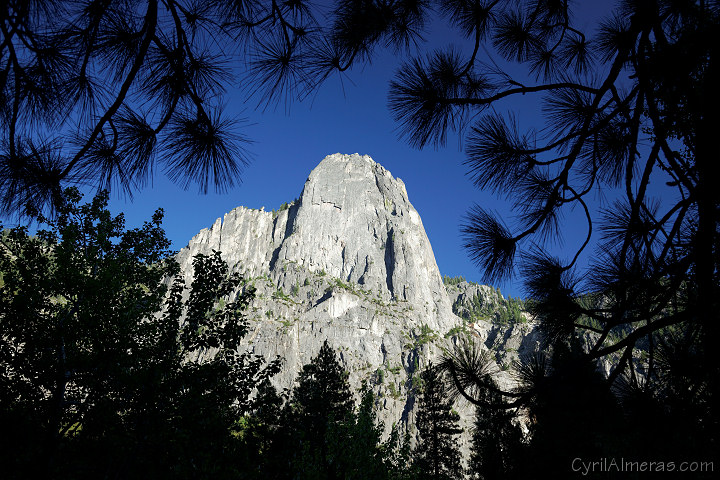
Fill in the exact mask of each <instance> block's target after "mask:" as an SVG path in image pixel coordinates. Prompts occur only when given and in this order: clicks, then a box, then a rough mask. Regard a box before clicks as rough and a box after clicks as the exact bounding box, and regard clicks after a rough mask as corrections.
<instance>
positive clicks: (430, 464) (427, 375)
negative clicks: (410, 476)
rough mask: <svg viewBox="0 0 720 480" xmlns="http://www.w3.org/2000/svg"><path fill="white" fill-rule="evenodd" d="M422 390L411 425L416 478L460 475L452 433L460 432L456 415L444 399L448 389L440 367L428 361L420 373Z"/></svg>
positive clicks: (442, 479)
mask: <svg viewBox="0 0 720 480" xmlns="http://www.w3.org/2000/svg"><path fill="white" fill-rule="evenodd" d="M421 379H422V382H423V386H422V393H421V394H420V397H419V400H418V410H417V416H416V421H415V426H416V427H417V430H418V440H417V444H416V446H415V449H414V450H413V469H414V470H415V472H416V473H417V476H418V478H421V479H432V480H451V479H460V478H462V477H463V468H462V463H461V456H460V451H459V450H458V447H457V441H456V437H457V435H459V434H460V433H462V429H460V428H459V426H458V421H459V419H460V418H459V416H458V414H457V413H456V412H455V411H454V410H453V406H452V402H451V401H450V400H449V399H448V398H449V395H448V394H449V392H448V390H447V388H446V387H445V382H444V379H443V376H442V373H441V372H440V370H439V369H438V368H436V367H434V366H433V365H432V364H430V365H428V367H427V368H426V369H425V370H424V371H423V373H422V374H421Z"/></svg>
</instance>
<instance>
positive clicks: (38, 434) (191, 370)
mask: <svg viewBox="0 0 720 480" xmlns="http://www.w3.org/2000/svg"><path fill="white" fill-rule="evenodd" d="M64 199H65V201H64V202H63V203H61V204H60V206H59V208H58V215H57V220H55V221H52V222H46V223H47V225H48V227H49V229H48V230H42V231H39V232H38V234H37V236H35V237H30V236H28V234H27V232H26V231H25V230H24V229H22V228H18V229H14V230H11V231H10V232H8V234H7V235H6V237H5V238H4V239H3V243H2V249H1V250H0V271H2V272H3V282H4V284H3V285H2V287H0V355H2V358H3V362H2V365H3V368H2V371H0V383H1V384H2V389H1V392H0V396H1V399H2V402H0V404H1V407H0V415H1V416H2V418H3V421H4V425H5V426H6V428H8V429H10V431H14V432H16V433H17V435H16V436H15V437H12V438H11V437H9V436H4V437H3V439H4V440H3V445H2V448H1V449H0V451H2V455H3V459H4V463H3V465H4V469H5V473H4V474H5V475H6V476H8V477H10V478H13V477H15V476H19V477H22V478H26V477H28V476H35V475H42V476H44V477H46V478H66V477H67V478H97V477H100V476H104V475H107V474H110V473H112V475H113V476H116V477H117V478H146V477H147V478H164V477H173V478H198V477H202V476H204V475H214V476H215V477H216V478H224V477H230V476H233V475H235V473H236V471H237V469H236V467H235V466H234V462H233V461H232V460H231V459H232V455H233V453H232V452H233V450H234V448H235V443H234V441H233V437H232V436H231V435H230V427H231V425H232V424H233V422H234V421H235V420H236V419H237V418H238V417H239V416H240V415H241V414H242V413H243V412H244V411H247V410H248V409H249V407H250V403H249V398H250V394H251V392H252V391H253V389H254V388H255V387H256V386H257V385H258V383H260V382H261V381H262V380H263V379H265V378H267V377H268V376H270V375H272V374H273V373H274V372H276V371H277V368H278V366H277V364H276V363H273V364H271V365H266V364H265V362H264V361H262V360H260V359H256V358H254V357H252V356H249V355H247V354H238V353H237V352H236V348H237V346H238V344H239V342H240V340H241V339H242V337H243V336H244V335H245V332H246V330H247V327H246V324H245V320H244V319H243V317H242V311H243V309H244V308H245V307H246V306H247V303H248V301H249V298H250V296H249V294H248V293H245V294H240V295H238V296H235V293H234V292H236V291H237V289H238V286H239V284H240V281H241V279H240V277H239V276H237V275H235V274H229V272H228V267H227V265H226V264H225V263H224V262H223V261H222V260H221V259H220V256H219V254H218V253H214V254H213V255H211V256H202V255H198V256H197V257H195V259H194V260H193V267H194V278H193V281H192V284H191V287H190V288H189V289H187V288H186V287H185V285H184V280H183V279H182V278H181V277H179V276H177V277H175V278H174V280H173V281H172V283H171V284H170V286H169V287H168V286H167V284H166V283H165V281H166V279H172V278H173V277H174V276H175V275H176V274H177V272H178V266H177V264H176V263H175V262H174V260H172V259H171V258H169V257H168V254H169V252H168V250H167V247H168V245H169V242H168V241H167V239H166V238H165V235H164V233H163V230H162V229H161V227H160V222H161V219H162V212H161V211H159V212H157V213H156V214H155V215H154V216H153V220H152V222H148V223H146V224H145V225H144V226H143V227H142V228H138V229H134V230H128V231H125V229H124V221H123V217H122V216H118V217H112V216H111V215H110V213H109V212H108V210H107V208H106V207H107V194H100V195H98V196H97V197H96V198H95V199H94V200H93V202H92V203H91V204H88V205H82V206H79V205H78V203H79V201H80V195H79V194H78V193H77V192H76V191H72V190H70V191H67V192H66V193H65V196H64ZM220 299H224V300H225V301H224V302H220V303H218V300H220ZM221 305H222V306H221ZM181 319H184V320H183V321H181ZM207 348H214V349H217V354H216V355H215V356H214V357H212V358H209V359H206V360H192V358H194V356H195V354H196V353H197V352H199V351H203V350H205V349H207Z"/></svg>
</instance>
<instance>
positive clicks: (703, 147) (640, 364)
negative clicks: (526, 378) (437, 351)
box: [389, 0, 720, 452]
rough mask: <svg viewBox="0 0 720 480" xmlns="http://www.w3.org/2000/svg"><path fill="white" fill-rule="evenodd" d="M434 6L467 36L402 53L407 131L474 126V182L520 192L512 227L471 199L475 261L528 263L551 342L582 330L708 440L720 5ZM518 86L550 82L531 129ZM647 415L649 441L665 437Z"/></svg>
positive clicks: (497, 272) (599, 353)
mask: <svg viewBox="0 0 720 480" xmlns="http://www.w3.org/2000/svg"><path fill="white" fill-rule="evenodd" d="M440 9H441V11H442V12H443V13H444V14H445V15H447V18H448V20H449V21H450V22H451V23H452V24H454V25H456V26H457V27H459V28H460V30H461V31H462V32H463V33H464V34H465V35H466V36H467V37H468V39H469V44H470V45H471V46H472V48H471V49H468V52H467V54H465V53H463V52H462V51H461V50H458V49H446V50H439V51H436V52H434V53H431V54H429V55H426V56H419V57H417V58H415V59H414V60H412V61H410V62H408V63H406V64H404V65H403V66H402V67H401V68H400V70H399V71H398V73H397V75H396V77H395V80H394V81H393V82H392V84H391V89H390V95H389V106H390V109H391V112H392V113H393V115H394V116H395V118H396V120H397V121H398V123H399V126H400V129H401V133H402V135H403V136H404V137H405V138H406V139H407V140H408V141H409V143H410V144H412V145H415V146H418V147H424V146H427V145H433V146H441V145H443V144H444V143H445V141H446V138H447V134H448V132H449V131H453V130H455V131H459V132H461V133H467V138H466V147H465V148H466V152H467V160H466V164H467V166H468V168H469V173H470V176H471V178H472V180H473V181H474V183H475V184H476V185H477V186H478V187H479V188H484V189H490V190H492V191H495V192H497V193H498V194H501V195H503V196H506V197H507V198H509V199H510V200H511V202H512V204H513V207H514V209H515V212H516V213H517V217H515V223H514V224H512V225H510V226H508V225H507V224H506V223H505V222H504V221H503V220H502V219H499V218H495V217H494V216H493V215H491V214H490V213H489V212H488V211H486V210H484V209H483V208H481V207H479V206H476V207H474V208H473V209H472V210H471V211H470V213H469V214H468V216H467V219H466V224H465V225H464V227H463V235H464V239H465V245H466V247H467V248H468V250H469V252H470V255H471V257H472V258H473V260H474V261H475V262H476V263H477V264H478V265H479V266H480V267H481V268H483V269H484V271H485V278H486V280H488V281H490V282H494V281H498V280H506V279H509V278H511V277H512V276H513V275H514V273H516V272H517V271H519V272H520V273H521V274H522V276H523V277H524V280H525V286H526V290H527V292H528V294H529V296H530V297H531V298H532V300H533V301H532V303H531V304H530V305H531V312H532V313H533V315H534V317H535V318H536V320H537V321H539V322H540V325H541V328H542V330H543V331H544V332H545V335H546V340H547V344H548V345H549V346H553V345H555V346H559V345H561V344H565V345H566V346H567V345H569V344H571V343H572V342H573V341H574V340H573V339H574V338H575V337H580V338H582V339H583V347H582V349H583V353H582V355H581V356H584V357H586V361H589V362H592V361H595V360H597V361H598V362H599V363H600V364H603V365H606V366H609V367H610V371H609V372H608V373H607V380H606V382H605V385H606V388H610V387H611V386H612V388H615V389H616V391H615V393H617V394H618V395H619V398H620V400H621V401H622V402H623V405H625V406H630V405H636V406H637V404H638V402H640V401H642V402H645V405H650V404H652V405H656V406H658V408H657V411H663V412H666V413H668V414H669V415H670V416H671V417H672V418H675V419H676V421H677V423H678V424H681V423H683V422H682V421H679V420H680V419H683V420H684V421H685V424H686V425H689V426H690V427H689V428H690V430H691V432H692V433H691V436H692V437H693V438H702V439H703V440H702V441H699V442H698V443H701V444H702V443H704V444H705V445H706V447H707V448H703V450H702V451H703V452H712V451H713V448H715V447H716V446H717V439H718V432H719V431H720V423H719V417H718V410H717V407H716V405H717V404H718V403H717V402H716V401H714V400H712V399H713V398H717V394H718V389H719V388H720V387H719V385H720V368H719V365H720V359H718V356H717V355H715V354H714V353H713V352H714V344H715V343H716V342H717V339H718V338H720V335H718V333H720V332H719V330H718V329H719V328H720V319H719V318H718V311H720V309H719V308H718V307H719V305H718V298H719V295H718V294H719V293H720V291H719V288H718V285H719V284H720V283H719V282H718V267H719V265H720V258H719V256H718V246H719V245H720V236H719V232H718V219H719V215H720V194H719V190H718V189H717V188H713V185H714V183H715V182H716V178H717V174H716V172H717V168H716V166H715V163H716V162H715V160H714V159H715V156H716V154H715V152H714V149H715V148H716V145H715V140H714V131H715V129H716V125H717V124H718V118H717V116H718V112H719V111H720V101H719V97H718V89H717V85H718V84H719V82H720V75H718V55H717V50H718V48H719V47H718V45H720V38H719V37H720V5H718V3H717V2H716V1H710V2H706V1H693V0H685V1H663V0H623V1H621V2H618V4H617V7H616V8H615V9H614V10H613V11H612V13H611V14H610V16H609V17H608V18H606V19H602V20H600V19H599V21H598V22H597V24H598V28H597V30H596V31H594V32H591V31H581V30H579V29H578V28H577V27H576V24H577V22H576V19H575V17H574V16H573V5H572V4H571V3H570V2H567V1H557V2H550V1H527V2H498V1H488V2H484V1H479V2H465V1H448V2H442V4H441V6H440ZM488 47H489V48H488ZM494 57H499V58H500V59H501V60H500V61H502V62H504V63H502V64H500V63H499V61H496V60H495V58H494ZM511 72H514V73H511ZM517 72H520V73H517ZM523 72H524V73H523ZM515 96H524V97H525V98H529V97H532V96H538V104H539V105H541V108H542V113H543V116H544V119H545V124H543V125H530V126H529V129H528V130H527V131H526V132H523V131H522V130H521V128H522V127H523V126H522V125H521V121H520V116H519V115H518V116H513V115H507V116H504V115H501V114H499V113H497V111H498V110H499V108H500V107H501V103H500V102H501V101H502V100H503V99H506V98H510V97H515ZM528 105H532V103H530V102H529V103H528ZM598 196H599V197H601V198H602V200H601V201H600V207H596V206H595V202H596V200H597V198H598ZM607 198H609V199H610V200H609V201H608V200H607ZM571 210H575V211H576V212H580V213H581V215H583V216H584V217H585V225H586V227H587V235H586V237H585V239H584V240H583V241H582V244H581V245H577V246H571V247H570V249H569V251H570V252H571V253H570V254H569V256H568V257H567V258H555V257H553V256H552V255H550V254H548V253H547V252H546V251H545V250H544V248H543V247H544V245H545V242H552V241H557V240H559V239H561V237H562V235H561V233H562V229H563V223H562V219H563V215H564V213H566V212H570V211H571ZM593 245H594V246H595V248H594V251H593V252H590V251H589V250H590V248H591V246H593ZM585 254H591V255H590V256H591V261H590V264H589V265H590V266H589V267H588V268H587V269H585V270H584V271H583V270H582V269H580V267H579V265H580V262H579V260H580V258H581V256H582V255H585ZM451 359H452V357H451ZM451 365H452V364H451V363H446V366H448V367H450V366H451ZM469 367H473V366H472V365H469ZM456 368H459V366H458V365H456ZM473 368H474V370H476V371H482V370H483V368H485V366H484V365H480V364H478V365H474V367H473ZM463 375H464V379H465V380H468V381H470V380H473V379H474V380H478V381H480V379H481V376H480V377H478V376H477V375H476V374H472V373H471V372H469V371H468V372H463ZM462 381H464V380H462ZM462 381H461V383H460V384H458V387H460V388H465V387H467V386H468V384H464V383H462ZM480 384H481V385H482V382H481V383H480ZM485 386H486V387H487V388H491V386H490V385H485ZM683 388H686V390H684V391H683V390H682V389H683ZM681 391H682V392H683V393H681ZM504 393H506V394H508V395H507V396H508V398H515V399H516V400H515V401H520V400H522V399H525V397H524V396H522V395H520V396H519V397H512V395H510V394H513V393H515V394H517V392H504ZM474 400H477V399H474ZM648 410H655V409H648ZM645 427H646V429H645V431H644V433H645V437H644V440H643V442H645V443H646V444H647V445H654V446H655V447H658V448H659V447H660V439H659V437H658V436H656V435H653V432H654V430H652V429H651V428H650V425H649V424H646V425H645ZM685 431H687V430H685ZM675 446H676V447H678V448H684V445H683V444H681V443H678V444H676V445H675ZM685 446H686V445H685Z"/></svg>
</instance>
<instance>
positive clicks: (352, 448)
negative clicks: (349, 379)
mask: <svg viewBox="0 0 720 480" xmlns="http://www.w3.org/2000/svg"><path fill="white" fill-rule="evenodd" d="M382 429H383V425H382V424H378V421H377V418H376V415H375V396H374V395H373V393H372V391H370V390H366V391H365V392H363V395H362V398H361V399H360V404H359V405H358V408H357V410H356V412H355V414H354V415H353V416H352V418H351V419H349V420H346V421H345V422H342V423H339V424H335V425H334V426H332V427H331V428H330V431H329V432H328V437H329V442H328V444H329V449H328V457H329V459H330V461H331V462H332V463H334V464H337V471H338V472H339V476H338V478H344V479H347V480H360V479H368V480H369V479H374V478H377V479H383V478H387V477H388V471H387V466H386V463H385V462H386V461H385V455H386V453H387V452H386V450H387V449H388V448H389V447H388V446H386V445H384V444H383V443H382V442H381V438H380V437H381V435H382Z"/></svg>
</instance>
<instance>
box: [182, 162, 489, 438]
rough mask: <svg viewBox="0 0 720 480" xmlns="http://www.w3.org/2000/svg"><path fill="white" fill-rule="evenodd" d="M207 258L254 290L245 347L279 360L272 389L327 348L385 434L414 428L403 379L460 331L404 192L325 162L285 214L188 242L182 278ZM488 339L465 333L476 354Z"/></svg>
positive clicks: (367, 173) (221, 223) (376, 174)
mask: <svg viewBox="0 0 720 480" xmlns="http://www.w3.org/2000/svg"><path fill="white" fill-rule="evenodd" d="M212 250H217V251H220V252H221V253H222V256H223V258H224V259H225V260H226V261H227V262H228V264H229V265H230V266H231V268H233V269H235V270H236V271H239V272H241V273H242V274H243V275H244V276H245V278H246V280H247V281H248V284H252V285H254V286H255V288H256V289H257V296H256V299H255V300H254V301H253V303H252V304H251V306H250V308H249V310H248V312H247V313H248V319H249V322H250V333H249V334H248V335H247V337H246V342H247V344H248V347H249V348H250V350H252V351H253V352H254V353H257V354H261V355H265V356H266V357H268V358H274V357H275V356H276V355H279V356H281V357H283V358H284V359H285V366H284V369H283V371H282V372H281V373H280V374H279V375H278V376H277V377H276V378H275V383H276V386H278V387H279V388H280V389H283V388H291V387H292V384H293V380H294V378H295V375H296V374H297V372H298V371H299V370H300V368H301V366H302V365H303V364H305V363H307V362H308V361H309V360H310V359H311V358H312V357H313V356H314V355H315V354H316V353H317V351H318V350H319V349H320V346H321V345H322V343H323V341H324V340H325V339H327V340H328V341H329V343H330V345H331V346H333V347H334V348H335V349H336V350H337V351H338V352H339V353H340V356H341V359H342V361H343V362H344V364H345V366H346V368H347V369H348V371H349V372H350V382H351V385H352V386H353V387H356V388H360V387H361V386H362V385H363V384H370V385H371V386H372V388H373V389H374V390H375V392H376V393H377V394H378V395H379V396H380V412H379V416H380V418H381V419H382V420H383V421H384V422H385V424H386V427H388V428H389V427H390V426H391V425H392V424H393V423H396V422H399V421H402V422H409V423H410V424H412V423H413V417H414V414H413V411H414V407H413V405H414V401H413V398H412V395H408V393H409V392H410V391H411V390H412V385H413V379H414V377H415V376H416V375H417V373H418V370H419V369H422V368H423V367H424V366H425V365H426V364H427V362H428V361H431V360H434V359H436V358H437V357H438V356H439V353H440V347H441V346H443V345H447V344H448V343H449V342H452V341H454V339H455V337H453V336H449V337H448V338H447V339H446V338H445V336H446V334H447V333H448V332H449V331H450V330H451V329H453V328H454V327H457V326H459V325H463V320H462V319H461V318H459V317H457V316H456V315H455V314H454V313H453V311H452V302H451V301H450V299H449V297H448V293H447V291H446V289H445V286H444V285H443V283H442V277H441V275H440V273H439V271H438V268H437V264H436V262H435V257H434V255H433V251H432V248H431V246H430V242H429V241H428V238H427V235H426V234H425V230H424V228H423V225H422V221H421V220H420V216H419V215H418V213H417V211H416V210H415V208H414V207H413V206H412V204H411V203H410V201H409V199H408V195H407V191H406V189H405V185H404V184H403V182H402V180H400V179H397V178H393V176H392V175H391V174H390V172H388V171H387V170H386V169H385V168H383V167H382V166H381V165H379V164H378V163H376V162H374V161H373V160H372V159H371V158H370V157H368V156H360V155H357V154H354V155H341V154H334V155H330V156H328V157H326V158H325V159H324V160H323V161H322V162H321V163H320V164H319V165H318V166H317V167H316V168H315V169H314V170H313V171H312V172H311V173H310V176H309V178H308V179H307V181H306V182H305V186H304V188H303V191H302V195H301V196H300V198H299V199H298V200H296V201H294V202H293V203H291V204H290V205H289V206H288V207H287V208H285V209H281V210H280V211H278V212H265V211H262V210H252V209H247V208H244V207H238V208H236V209H234V210H233V211H231V212H229V213H227V214H226V215H225V216H224V218H223V219H222V220H221V219H217V220H216V221H215V223H214V224H213V226H212V227H211V228H209V229H205V230H202V231H201V232H200V233H198V234H197V235H196V236H195V237H194V238H193V239H192V240H190V243H189V244H188V246H187V247H186V248H184V249H183V250H181V251H180V252H179V253H178V260H179V262H180V264H181V267H182V269H183V271H184V272H185V274H186V275H188V276H189V275H190V274H191V272H192V257H193V256H194V255H196V254H198V253H205V254H209V253H210V252H211V251H212ZM488 301H490V300H488ZM491 330H492V328H491V326H490V325H489V324H486V323H484V322H476V323H475V324H474V326H473V328H472V329H470V331H471V332H472V334H474V335H475V336H476V337H477V338H478V340H479V341H482V342H484V341H485V340H486V339H487V338H488V334H489V333H490V332H491ZM494 333H495V337H498V335H497V334H496V332H494ZM498 338H503V336H502V335H500V336H499V337H498ZM212 353H213V352H204V355H212ZM463 410H466V409H463V408H460V412H461V414H462V413H463ZM466 413H469V410H468V412H466Z"/></svg>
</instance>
